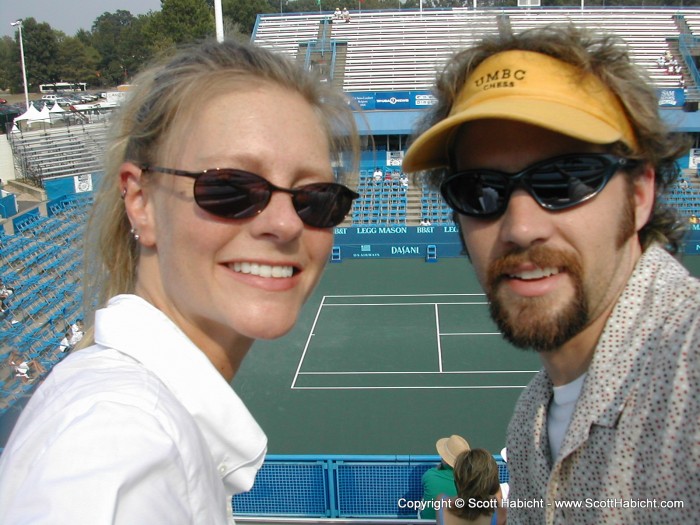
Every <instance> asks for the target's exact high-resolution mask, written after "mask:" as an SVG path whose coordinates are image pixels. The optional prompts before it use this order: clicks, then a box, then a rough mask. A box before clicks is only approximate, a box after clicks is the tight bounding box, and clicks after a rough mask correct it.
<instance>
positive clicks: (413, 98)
mask: <svg viewBox="0 0 700 525" xmlns="http://www.w3.org/2000/svg"><path fill="white" fill-rule="evenodd" d="M347 94H348V95H349V96H351V97H352V98H354V99H355V101H356V102H357V105H358V106H359V107H360V109H362V110H365V111H372V110H375V109H380V110H407V109H424V108H426V107H429V106H432V105H433V104H435V102H437V100H436V99H435V97H434V96H433V94H432V93H431V92H430V91H377V92H372V91H367V92H349V93H347ZM656 95H657V97H658V99H659V106H663V107H678V108H679V107H683V105H684V104H685V92H684V90H683V88H665V89H657V90H656Z"/></svg>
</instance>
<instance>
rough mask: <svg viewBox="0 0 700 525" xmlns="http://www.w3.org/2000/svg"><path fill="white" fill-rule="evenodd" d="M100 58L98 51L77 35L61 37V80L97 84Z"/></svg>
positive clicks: (59, 60) (59, 45)
mask: <svg viewBox="0 0 700 525" xmlns="http://www.w3.org/2000/svg"><path fill="white" fill-rule="evenodd" d="M100 59H101V57H100V54H99V53H98V51H97V50H96V49H95V48H94V47H92V46H90V45H85V44H84V43H83V42H82V41H81V40H80V39H79V38H78V37H77V36H65V35H61V37H59V39H58V62H57V66H58V73H59V76H60V78H61V80H63V81H65V82H87V83H88V84H89V85H91V86H95V85H97V84H98V78H99V77H98V76H97V72H98V69H97V66H98V64H99V62H100Z"/></svg>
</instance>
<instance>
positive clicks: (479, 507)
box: [436, 448, 506, 525]
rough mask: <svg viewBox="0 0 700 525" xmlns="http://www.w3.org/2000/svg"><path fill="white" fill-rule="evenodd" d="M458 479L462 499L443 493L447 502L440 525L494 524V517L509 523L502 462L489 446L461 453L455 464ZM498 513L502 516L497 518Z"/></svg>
mask: <svg viewBox="0 0 700 525" xmlns="http://www.w3.org/2000/svg"><path fill="white" fill-rule="evenodd" d="M454 483H455V486H456V487H457V498H461V501H460V502H459V503H457V502H456V501H455V498H449V499H447V498H445V497H444V496H443V497H442V500H443V501H444V502H445V504H444V505H442V506H440V510H439V511H438V512H437V516H436V520H437V523H438V525H467V524H478V525H490V524H491V522H492V518H494V522H495V523H497V524H504V523H505V517H506V514H505V512H503V511H502V510H501V509H502V507H501V500H502V495H501V486H500V484H499V482H498V464H496V460H495V459H493V456H492V455H491V453H490V452H489V451H488V450H485V449H483V448H474V449H471V450H467V451H465V452H462V453H461V454H459V456H457V459H456V460H455V465H454ZM462 502H464V504H462ZM499 511H500V514H499ZM497 515H499V517H500V520H496V519H495V517H496V516H497Z"/></svg>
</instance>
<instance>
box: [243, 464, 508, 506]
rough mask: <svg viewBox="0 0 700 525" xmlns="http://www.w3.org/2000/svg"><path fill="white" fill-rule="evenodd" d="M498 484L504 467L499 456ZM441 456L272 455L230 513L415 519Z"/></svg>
mask: <svg viewBox="0 0 700 525" xmlns="http://www.w3.org/2000/svg"><path fill="white" fill-rule="evenodd" d="M494 458H495V459H496V461H497V463H498V470H499V476H500V481H501V482H502V483H505V482H507V481H508V468H507V467H506V464H505V463H504V462H503V459H502V458H501V456H499V455H494ZM439 461H440V457H439V456H437V455H436V456H278V455H270V456H268V457H267V458H266V459H265V464H264V465H263V467H262V469H260V471H259V472H258V475H257V477H256V479H255V485H254V486H253V489H252V490H251V491H250V492H247V493H245V494H240V495H238V496H234V497H233V513H234V515H255V516H285V517H304V518H387V519H389V518H415V517H416V510H415V505H414V504H413V503H415V502H418V501H420V500H421V497H422V493H423V488H422V485H421V477H422V476H423V473H424V472H425V471H426V470H428V469H429V468H432V467H434V466H435V465H436V464H437V463H438V462H439Z"/></svg>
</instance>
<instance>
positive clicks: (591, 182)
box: [440, 153, 639, 218]
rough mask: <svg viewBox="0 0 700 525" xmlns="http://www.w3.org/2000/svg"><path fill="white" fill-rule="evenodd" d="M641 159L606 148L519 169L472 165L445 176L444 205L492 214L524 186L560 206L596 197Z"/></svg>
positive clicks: (550, 205) (548, 206)
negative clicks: (611, 181) (509, 171)
mask: <svg viewBox="0 0 700 525" xmlns="http://www.w3.org/2000/svg"><path fill="white" fill-rule="evenodd" d="M637 165H639V161H636V160H631V159H625V158H622V157H617V156H615V155H608V154H604V153H576V154H570V155H562V156H560V157H554V158H551V159H547V160H543V161H541V162H537V163H536V164H533V165H532V166H529V167H527V168H525V169H524V170H523V171H521V172H519V173H506V172H503V171H498V170H490V169H480V168H477V169H471V170H466V171H460V172H458V173H454V174H452V175H449V176H448V177H447V178H446V179H445V180H444V181H443V183H442V184H441V185H440V192H441V193H442V196H443V197H444V198H445V200H446V201H447V204H448V205H449V206H450V208H452V209H453V210H455V211H456V212H458V213H461V214H463V215H468V216H470V217H479V218H496V217H498V216H499V215H501V214H503V213H504V212H505V211H506V208H508V201H509V200H510V196H511V194H512V193H513V190H514V189H515V188H517V187H518V186H522V187H523V188H524V189H525V191H527V192H528V193H529V194H530V195H531V196H532V198H533V199H535V201H536V202H537V204H539V205H540V206H542V207H543V208H544V209H545V210H552V211H555V210H563V209H566V208H570V207H572V206H576V205H577V204H580V203H582V202H585V201H587V200H588V199H591V198H593V197H595V196H596V195H597V194H598V193H600V191H602V189H603V188H605V185H606V184H607V183H608V182H609V181H610V179H611V178H612V176H613V175H615V173H617V171H618V170H620V169H623V168H624V169H631V168H633V167H635V166H637Z"/></svg>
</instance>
